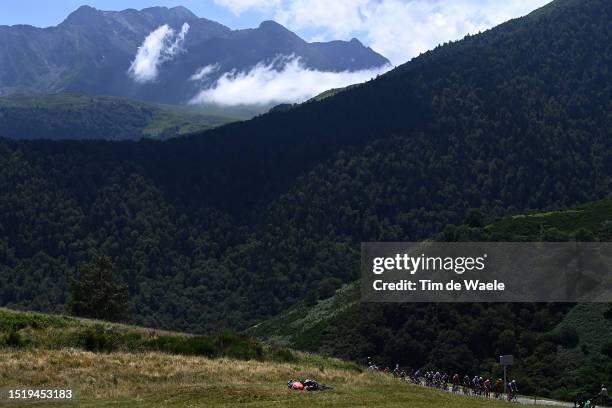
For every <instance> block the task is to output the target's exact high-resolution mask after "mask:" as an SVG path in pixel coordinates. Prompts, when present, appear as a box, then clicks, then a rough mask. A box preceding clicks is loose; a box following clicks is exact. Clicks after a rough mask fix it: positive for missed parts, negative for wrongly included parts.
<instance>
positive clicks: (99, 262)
mask: <svg viewBox="0 0 612 408" xmlns="http://www.w3.org/2000/svg"><path fill="white" fill-rule="evenodd" d="M128 298H129V293H128V287H127V285H126V284H125V282H123V280H121V278H120V277H119V275H118V274H117V272H116V270H115V265H114V264H113V262H112V260H111V259H110V258H109V257H107V256H96V257H95V258H94V259H92V260H91V261H90V262H88V263H85V264H83V265H81V266H80V267H79V279H78V280H77V281H74V282H73V283H72V285H71V296H70V301H69V302H68V305H67V307H68V310H69V312H70V313H71V314H73V315H75V316H81V317H89V318H93V319H100V320H109V321H121V320H125V319H126V318H127V317H128V315H129V305H128Z"/></svg>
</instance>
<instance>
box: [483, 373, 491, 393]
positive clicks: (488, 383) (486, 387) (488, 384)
mask: <svg viewBox="0 0 612 408" xmlns="http://www.w3.org/2000/svg"><path fill="white" fill-rule="evenodd" d="M484 393H485V397H487V398H489V397H490V396H491V380H490V379H488V378H487V379H486V380H485V382H484Z"/></svg>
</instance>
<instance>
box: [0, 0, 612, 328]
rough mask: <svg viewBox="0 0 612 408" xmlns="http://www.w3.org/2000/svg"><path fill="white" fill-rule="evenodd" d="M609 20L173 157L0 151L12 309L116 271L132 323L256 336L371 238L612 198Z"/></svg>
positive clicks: (555, 8)
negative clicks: (109, 264) (108, 269)
mask: <svg viewBox="0 0 612 408" xmlns="http://www.w3.org/2000/svg"><path fill="white" fill-rule="evenodd" d="M611 14H612V4H611V3H610V2H609V1H607V0H588V1H572V0H557V1H556V2H553V3H552V4H551V5H549V6H547V7H545V8H543V9H541V10H538V11H537V12H535V13H533V14H532V15H530V16H527V17H524V18H521V19H517V20H513V21H510V22H508V23H506V24H503V25H501V26H499V27H497V28H495V29H493V30H490V31H487V32H485V33H482V34H479V35H475V36H470V37H467V38H465V39H464V40H462V41H459V42H456V43H451V44H445V45H443V46H440V47H438V48H436V49H435V50H433V51H431V52H428V53H425V54H424V55H422V56H420V57H418V58H415V59H414V60H413V61H411V62H409V63H407V64H406V65H404V66H401V67H399V68H397V69H396V70H394V71H391V72H390V73H388V74H386V75H383V76H381V77H380V78H378V79H376V80H373V81H370V82H368V83H366V84H364V85H361V86H357V87H353V88H351V89H348V90H346V91H344V92H340V93H338V94H336V95H334V96H331V97H329V98H325V99H323V100H320V101H315V102H311V103H306V104H303V105H301V106H298V107H296V108H294V109H291V110H287V111H281V112H274V113H270V114H267V115H263V116H260V117H257V118H255V119H253V120H251V121H248V122H241V123H235V124H230V125H226V126H223V127H221V128H218V129H214V130H211V131H207V132H204V133H202V134H198V135H194V136H191V137H188V138H182V139H175V140H170V141H166V142H156V141H140V142H112V143H111V142H101V141H95V142H94V141H92V142H75V141H62V142H51V141H9V140H2V141H0V304H2V305H5V306H9V307H12V308H33V309H38V310H43V311H63V310H64V305H65V304H66V302H67V294H68V289H69V286H70V281H71V280H72V279H73V278H74V277H75V275H76V274H77V270H78V266H79V265H82V264H84V263H86V262H89V261H91V260H92V259H93V258H94V257H95V256H97V255H103V256H109V257H110V258H111V259H112V260H113V262H114V263H115V265H116V266H117V268H118V271H119V272H120V274H121V275H122V278H123V279H124V281H125V282H126V283H127V285H128V287H129V296H130V303H131V308H132V313H131V315H132V316H133V318H132V321H133V322H135V323H139V324H143V325H148V326H156V327H163V328H172V329H180V330H188V331H193V332H207V331H218V330H222V329H225V328H234V329H241V328H245V327H247V326H249V325H250V324H252V323H254V322H256V321H258V320H259V319H261V318H264V317H266V316H271V315H274V314H277V313H279V312H280V311H282V310H284V309H285V308H286V307H287V306H289V305H291V304H293V303H294V302H296V301H298V300H300V299H303V298H305V297H306V296H311V297H312V296H313V295H312V294H313V293H314V292H315V291H318V290H319V288H321V287H324V288H328V292H329V288H331V290H333V289H334V288H335V287H337V286H338V285H339V284H340V282H347V281H352V280H354V279H356V277H357V275H358V270H359V268H358V262H359V256H358V251H359V243H360V242H361V241H377V240H381V241H391V240H395V241H402V240H417V239H421V238H425V237H428V236H430V235H432V234H434V233H437V232H440V231H441V230H442V229H443V228H444V227H445V226H446V225H448V224H450V223H457V222H460V221H462V220H464V219H465V218H466V216H467V215H468V211H469V209H470V208H480V209H481V212H482V213H483V214H485V215H486V216H498V215H502V214H506V213H509V212H516V211H517V210H525V209H548V208H560V207H563V206H567V205H571V204H575V203H579V202H586V201H588V200H592V199H598V198H602V197H604V196H606V195H607V194H609V192H610V191H611V189H610V187H611V185H610V184H611V182H612V148H611V147H612V146H611V143H612V140H611V139H610V129H612V123H611V119H612V117H611V116H610V114H609V112H610V111H612V105H611V104H612V80H611V78H610V70H609V68H610V66H612V64H611V58H612V50H611V47H612V38H611V32H610V29H609V21H610V20H611Z"/></svg>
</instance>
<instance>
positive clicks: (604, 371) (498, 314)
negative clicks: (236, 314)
mask: <svg viewBox="0 0 612 408" xmlns="http://www.w3.org/2000/svg"><path fill="white" fill-rule="evenodd" d="M469 219H470V223H469V224H462V225H450V226H447V227H446V228H445V229H444V231H443V232H441V233H440V234H437V235H436V236H435V237H434V239H435V240H439V241H444V242H455V241H510V242H535V241H550V242H555V241H569V240H575V239H577V240H581V241H610V240H611V239H612V198H607V199H605V200H602V201H598V202H595V203H589V204H584V205H580V206H577V207H573V208H570V209H567V210H561V211H549V212H544V213H537V212H536V213H527V214H515V215H513V216H507V217H503V218H501V219H499V220H495V221H494V222H490V223H489V222H486V221H485V220H484V219H483V218H482V215H481V214H479V213H478V212H473V213H472V215H471V216H470V217H469ZM325 289H326V288H325V287H323V288H320V289H319V292H318V294H319V297H320V298H321V299H320V300H319V301H316V298H313V299H306V300H304V301H301V302H299V303H297V304H296V305H294V306H292V307H291V308H289V309H288V310H286V311H284V312H283V313H281V314H280V315H278V316H276V317H274V318H272V319H269V320H266V321H263V322H261V323H259V324H257V325H256V326H254V327H252V328H250V329H249V330H247V333H248V334H250V335H253V336H257V337H260V338H263V339H265V340H267V341H268V342H270V343H273V344H278V345H283V346H287V347H292V348H297V349H300V350H307V351H312V352H317V353H327V354H331V355H335V356H340V357H343V358H347V359H352V360H356V361H361V362H362V363H365V360H364V359H365V358H366V357H371V358H372V360H373V361H374V362H376V363H377V364H381V365H388V366H390V367H393V366H394V365H395V364H396V363H398V364H400V365H402V366H403V367H412V368H413V369H418V368H423V367H424V368H425V369H427V370H434V371H437V370H444V371H450V372H452V373H455V372H459V373H461V376H463V375H465V374H466V373H467V374H471V375H472V376H473V375H475V374H478V375H483V376H486V377H493V378H495V377H498V376H499V370H500V366H499V364H498V361H497V357H498V356H500V355H503V354H513V355H514V356H515V358H516V364H515V365H514V366H513V367H512V370H511V372H512V378H516V379H517V381H518V382H519V384H521V388H520V389H521V392H524V393H528V394H536V395H540V396H545V397H553V398H557V399H567V400H571V399H573V398H574V397H575V396H576V394H577V393H578V392H582V393H587V394H588V395H595V394H596V393H597V392H598V391H599V385H600V384H602V383H610V382H611V381H612V305H610V304H597V303H584V304H579V305H576V304H570V303H550V304H544V303H535V304H534V303H509V304H505V303H504V304H486V303H485V304H444V303H435V304H433V303H432V304H424V303H420V304H419V303H417V304H397V303H392V304H373V303H361V302H360V291H359V290H360V285H359V284H357V283H353V284H349V285H346V286H344V287H343V288H342V289H340V290H338V291H337V292H336V293H335V294H334V295H333V296H330V294H329V292H326V291H325Z"/></svg>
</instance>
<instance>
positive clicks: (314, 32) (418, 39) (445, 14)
mask: <svg viewBox="0 0 612 408" xmlns="http://www.w3.org/2000/svg"><path fill="white" fill-rule="evenodd" d="M215 1H216V2H217V3H219V4H222V5H226V6H227V7H230V6H229V5H227V4H225V3H239V4H240V10H241V11H245V10H247V9H251V10H256V11H258V12H260V13H262V14H264V16H265V17H266V18H274V19H275V20H277V21H279V22H280V23H281V24H283V25H285V26H287V27H288V28H289V29H291V30H294V31H298V32H299V31H301V30H304V31H306V32H308V33H309V35H311V37H310V40H313V39H317V40H326V41H328V40H334V39H349V38H350V37H358V38H360V39H361V40H362V41H363V42H364V43H365V44H367V45H369V46H371V47H372V48H373V49H374V50H376V51H378V52H380V53H381V54H383V55H384V56H386V57H387V58H389V59H390V60H391V61H392V63H394V64H401V63H403V62H406V61H407V60H409V59H410V58H412V57H415V56H417V55H418V54H419V53H421V52H424V51H427V50H430V49H432V48H434V47H435V46H437V45H438V44H441V43H444V42H447V41H452V40H457V39H460V38H462V37H463V36H465V35H466V34H475V33H477V32H478V31H484V30H486V29H488V28H491V27H493V26H495V25H497V24H500V23H502V22H504V21H507V20H509V19H511V18H515V17H519V16H522V15H525V14H527V13H529V12H530V11H532V10H534V9H536V8H538V7H541V6H543V5H544V4H546V3H548V2H550V0H504V1H499V0H452V1H448V0H333V1H330V0H275V1H273V2H269V1H266V0H215ZM260 3H261V4H260ZM271 3H272V4H273V5H274V7H273V8H270V4H271ZM262 4H265V6H264V5H262ZM234 7H236V4H234Z"/></svg>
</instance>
